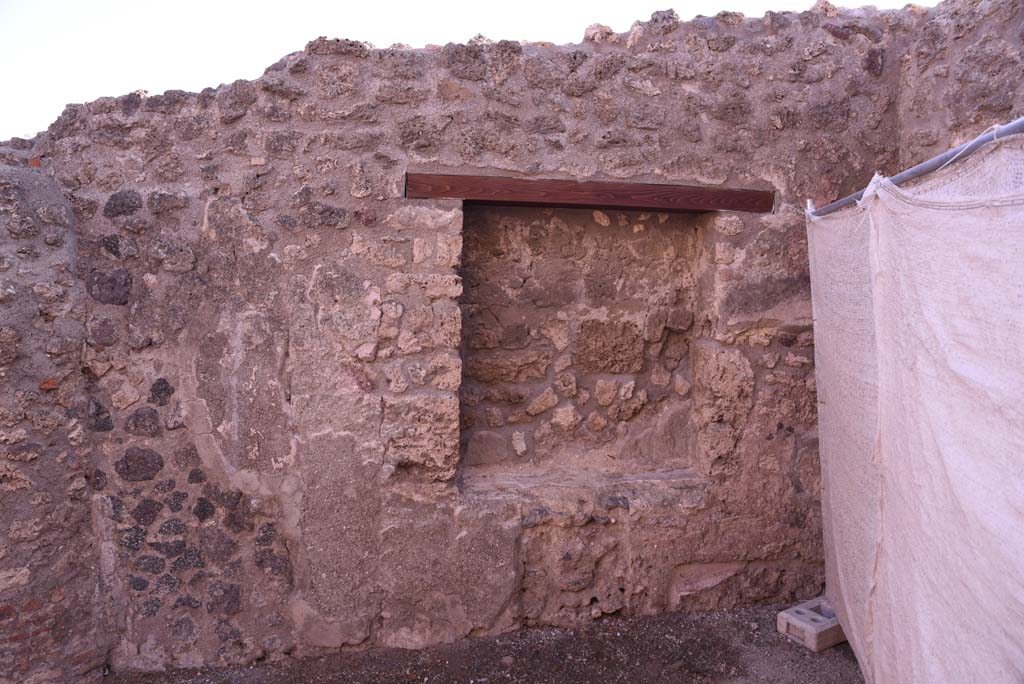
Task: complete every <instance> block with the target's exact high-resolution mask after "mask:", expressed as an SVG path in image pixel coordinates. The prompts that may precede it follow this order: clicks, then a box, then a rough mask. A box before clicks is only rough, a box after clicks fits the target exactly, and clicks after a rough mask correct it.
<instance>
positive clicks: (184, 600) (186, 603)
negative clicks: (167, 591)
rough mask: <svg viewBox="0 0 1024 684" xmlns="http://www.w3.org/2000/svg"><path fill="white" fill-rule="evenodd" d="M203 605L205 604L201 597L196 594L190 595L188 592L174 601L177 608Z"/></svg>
mask: <svg viewBox="0 0 1024 684" xmlns="http://www.w3.org/2000/svg"><path fill="white" fill-rule="evenodd" d="M202 605H203V604H202V602H201V601H200V600H199V599H197V598H196V597H195V596H190V595H188V594H184V595H182V596H179V597H178V598H177V599H176V600H175V601H174V607H175V608H199V607H200V606H202Z"/></svg>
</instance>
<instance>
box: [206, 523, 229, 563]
mask: <svg viewBox="0 0 1024 684" xmlns="http://www.w3.org/2000/svg"><path fill="white" fill-rule="evenodd" d="M199 548H200V549H202V551H203V554H204V555H205V556H206V557H207V558H210V559H212V560H213V561H214V562H216V563H223V562H224V561H226V560H229V559H230V558H231V557H232V556H233V555H235V553H237V551H238V542H237V541H235V540H234V539H233V538H232V537H231V536H230V535H228V534H226V533H225V532H224V531H223V530H220V529H217V528H216V527H204V528H202V529H200V530H199Z"/></svg>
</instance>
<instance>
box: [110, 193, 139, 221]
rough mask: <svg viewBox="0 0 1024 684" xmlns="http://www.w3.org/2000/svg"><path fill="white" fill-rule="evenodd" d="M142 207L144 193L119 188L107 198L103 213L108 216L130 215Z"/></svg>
mask: <svg viewBox="0 0 1024 684" xmlns="http://www.w3.org/2000/svg"><path fill="white" fill-rule="evenodd" d="M141 208H142V195H140V194H139V193H137V192H135V191H134V190H119V191H118V192H115V193H114V194H113V195H111V196H110V197H109V198H108V199H107V203H106V204H105V205H103V215H104V216H106V217H107V218H114V217H115V216H129V215H131V214H134V213H135V212H137V211H138V210H139V209H141Z"/></svg>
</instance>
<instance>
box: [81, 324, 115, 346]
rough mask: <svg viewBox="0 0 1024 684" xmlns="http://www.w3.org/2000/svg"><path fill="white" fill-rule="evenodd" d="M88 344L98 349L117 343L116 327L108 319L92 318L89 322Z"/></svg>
mask: <svg viewBox="0 0 1024 684" xmlns="http://www.w3.org/2000/svg"><path fill="white" fill-rule="evenodd" d="M88 328H89V342H90V343H92V344H95V345H98V346H100V347H109V346H111V345H113V344H116V343H117V326H116V325H115V324H114V322H113V321H112V320H110V319H109V318H93V319H91V320H90V321H89V325H88Z"/></svg>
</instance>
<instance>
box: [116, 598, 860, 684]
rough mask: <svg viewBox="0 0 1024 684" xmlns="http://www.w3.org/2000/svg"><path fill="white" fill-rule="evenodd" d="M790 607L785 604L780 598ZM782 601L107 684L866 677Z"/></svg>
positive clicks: (746, 683) (730, 681)
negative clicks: (803, 635)
mask: <svg viewBox="0 0 1024 684" xmlns="http://www.w3.org/2000/svg"><path fill="white" fill-rule="evenodd" d="M783 607H786V606H783ZM779 609H780V608H750V609H743V610H737V611H731V612H720V613H704V614H677V615H671V616H667V617H662V618H644V619H617V618H606V619H604V620H601V621H599V622H596V623H594V624H593V625H591V626H589V627H587V628H586V629H584V630H581V631H572V630H565V629H552V628H544V629H528V630H521V631H518V632H514V633H511V634H507V635H503V636H498V637H489V638H479V639H465V640H463V641H461V642H458V643H455V644H449V645H446V646H441V647H437V648H431V649H427V650H424V651H405V650H397V649H375V650H370V651H359V652H352V653H343V654H338V655H331V656H325V657H320V658H309V659H303V660H287V661H282V662H278V663H264V664H259V665H252V666H246V667H234V668H224V669H217V670H213V669H206V670H189V671H182V670H179V671H176V672H172V673H164V674H147V675H138V674H123V675H118V674H117V673H113V674H112V675H111V676H110V677H109V678H107V680H106V681H107V682H109V683H110V684H171V683H172V682H173V683H174V684H293V683H295V684H298V683H300V682H301V683H302V684H356V683H359V684H362V683H367V682H373V683H376V682H381V683H384V682H387V683H389V684H390V683H392V682H394V683H396V684H397V683H399V682H409V683H412V682H418V683H420V684H442V683H446V682H452V683H455V682H457V683H459V684H506V683H509V682H521V683H527V682H528V683H529V684H549V683H550V684H555V683H557V684H566V683H568V682H572V683H574V684H576V683H584V682H600V683H601V684H605V683H608V684H611V683H614V682H629V683H630V684H635V683H636V682H644V683H645V684H658V683H665V684H668V683H670V682H671V683H672V684H755V683H757V684H824V683H828V684H862V683H863V681H864V680H863V679H862V678H861V675H860V671H859V670H858V668H857V663H856V661H855V660H854V657H853V652H852V651H851V650H850V647H849V646H848V645H847V644H841V645H840V646H837V647H835V648H832V649H829V650H828V651H825V652H824V653H820V654H813V653H811V652H810V651H808V650H806V649H805V648H804V647H803V646H800V645H798V644H794V643H791V642H789V641H788V640H787V639H786V638H785V637H783V636H781V635H780V634H779V633H778V632H777V631H776V630H775V614H776V612H778V610H779Z"/></svg>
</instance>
